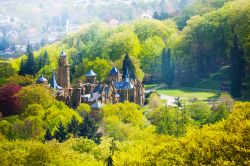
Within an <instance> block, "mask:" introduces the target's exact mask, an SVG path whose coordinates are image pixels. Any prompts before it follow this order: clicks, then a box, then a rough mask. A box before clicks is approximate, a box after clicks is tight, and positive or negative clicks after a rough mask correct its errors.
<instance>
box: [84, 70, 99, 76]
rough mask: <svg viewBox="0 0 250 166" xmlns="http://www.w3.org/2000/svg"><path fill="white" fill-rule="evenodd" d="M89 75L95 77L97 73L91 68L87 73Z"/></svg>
mask: <svg viewBox="0 0 250 166" xmlns="http://www.w3.org/2000/svg"><path fill="white" fill-rule="evenodd" d="M86 76H87V77H93V76H97V74H96V73H95V72H94V71H93V70H89V71H88V73H87V74H86Z"/></svg>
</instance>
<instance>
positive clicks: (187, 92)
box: [156, 87, 220, 100]
mask: <svg viewBox="0 0 250 166" xmlns="http://www.w3.org/2000/svg"><path fill="white" fill-rule="evenodd" d="M156 91H157V92H158V93H159V94H163V95H168V96H173V97H180V98H185V99H192V98H197V99H199V100H208V99H212V98H217V97H218V96H219V95H220V91H216V90H207V89H199V88H186V87H181V88H177V89H165V88H164V89H159V90H156Z"/></svg>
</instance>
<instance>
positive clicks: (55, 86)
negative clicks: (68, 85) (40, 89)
mask: <svg viewBox="0 0 250 166" xmlns="http://www.w3.org/2000/svg"><path fill="white" fill-rule="evenodd" d="M50 87H51V88H53V89H62V87H60V86H59V85H58V84H57V82H56V76H55V73H54V72H53V73H52V76H51V80H50Z"/></svg>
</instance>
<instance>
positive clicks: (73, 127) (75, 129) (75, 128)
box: [68, 115, 79, 138]
mask: <svg viewBox="0 0 250 166" xmlns="http://www.w3.org/2000/svg"><path fill="white" fill-rule="evenodd" d="M68 132H69V133H72V134H73V135H74V138H76V137H77V135H78V133H79V121H78V120H77V119H76V116H74V115H73V116H72V118H71V122H70V123H69V124H68Z"/></svg>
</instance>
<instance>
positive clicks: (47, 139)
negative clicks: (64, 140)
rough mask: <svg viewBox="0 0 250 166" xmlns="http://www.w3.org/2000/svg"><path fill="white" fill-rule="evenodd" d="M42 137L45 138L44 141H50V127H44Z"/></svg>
mask: <svg viewBox="0 0 250 166" xmlns="http://www.w3.org/2000/svg"><path fill="white" fill-rule="evenodd" d="M44 139H45V140H46V141H50V140H52V139H53V136H52V133H51V129H50V128H47V129H46V133H45V136H44Z"/></svg>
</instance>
